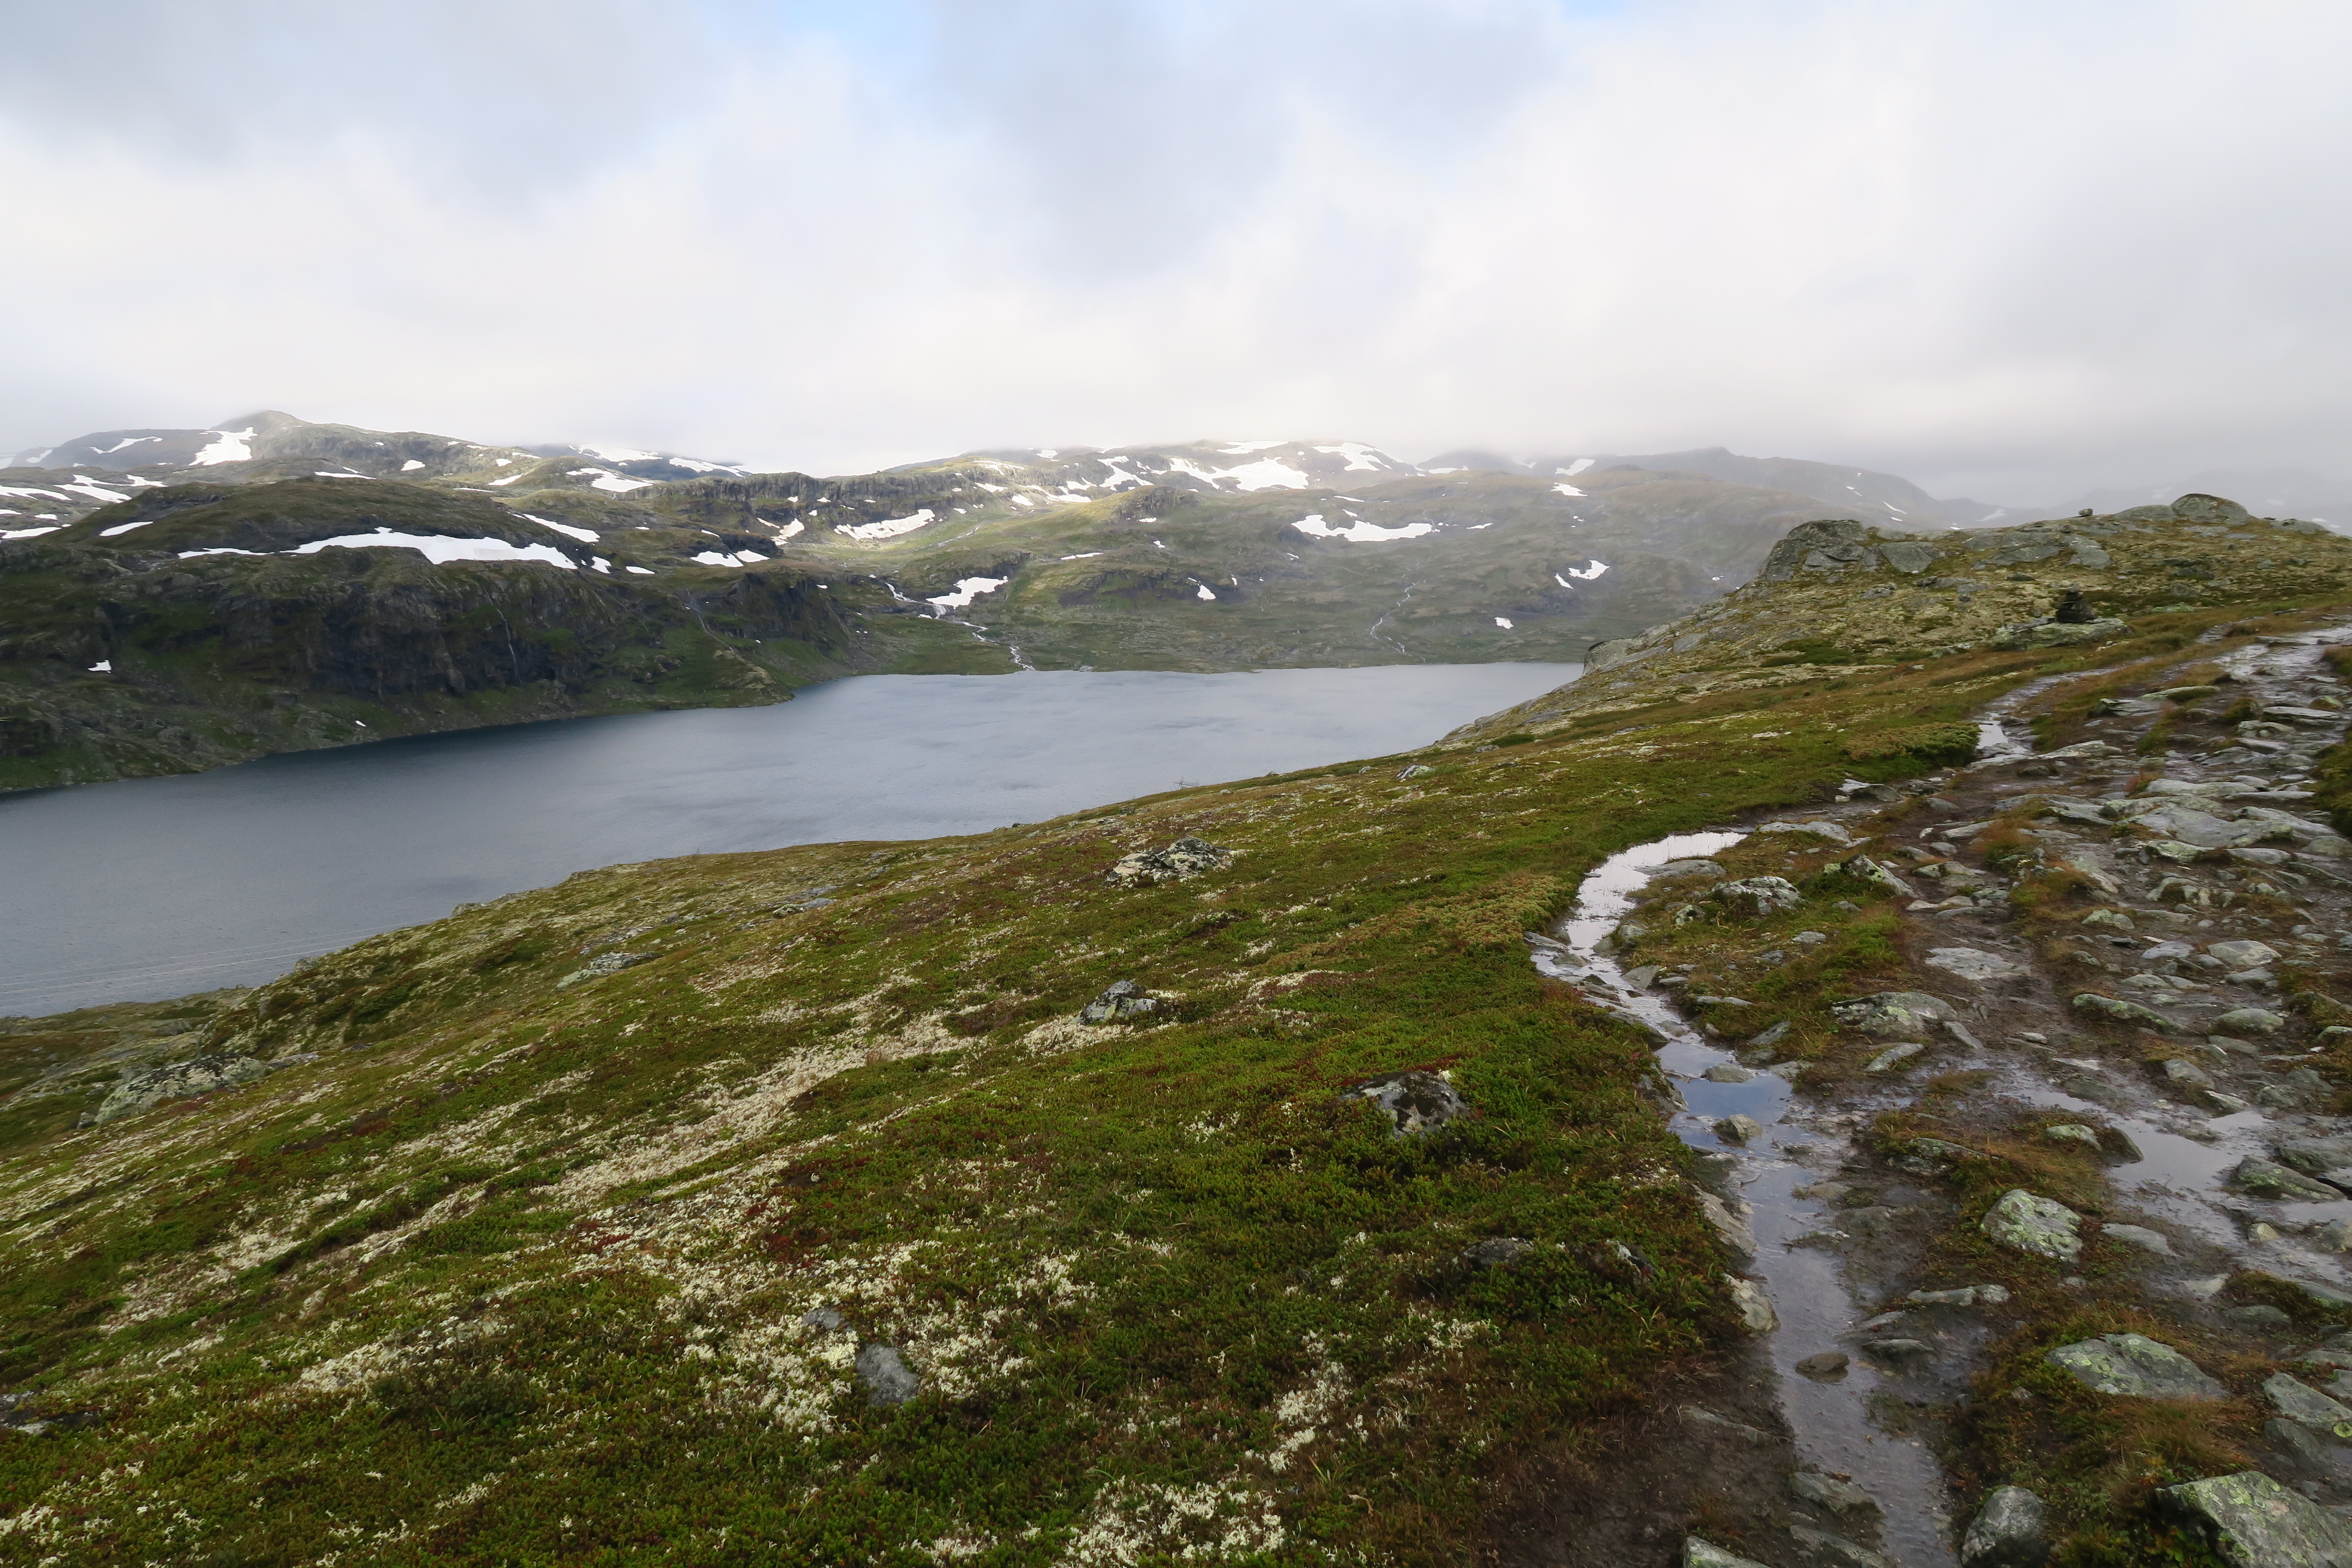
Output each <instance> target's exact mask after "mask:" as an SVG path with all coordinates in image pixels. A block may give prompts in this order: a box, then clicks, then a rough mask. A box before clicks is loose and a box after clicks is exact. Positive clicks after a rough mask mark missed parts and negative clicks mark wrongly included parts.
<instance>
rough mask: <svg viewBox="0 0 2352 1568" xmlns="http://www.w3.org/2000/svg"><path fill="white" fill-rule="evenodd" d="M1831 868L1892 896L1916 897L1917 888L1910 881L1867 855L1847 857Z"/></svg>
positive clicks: (1899, 897)
mask: <svg viewBox="0 0 2352 1568" xmlns="http://www.w3.org/2000/svg"><path fill="white" fill-rule="evenodd" d="M1833 869H1835V870H1837V871H1840V872H1842V873H1843V874H1844V875H1846V876H1848V877H1852V878H1853V879H1854V880H1855V881H1857V882H1866V883H1868V884H1869V885H1870V886H1871V887H1874V888H1875V889H1878V890H1879V891H1880V892H1882V893H1885V894H1888V895H1890V896H1891V897H1894V898H1898V899H1913V898H1916V897H1918V892H1917V890H1916V889H1914V888H1913V887H1912V886H1911V884H1910V883H1908V882H1906V881H1905V880H1904V879H1902V878H1900V877H1898V876H1896V875H1895V873H1894V872H1892V871H1890V870H1888V869H1887V868H1885V867H1884V866H1882V865H1880V864H1879V863H1878V862H1877V861H1875V860H1874V859H1872V858H1870V857H1869V856H1867V855H1855V856H1853V857H1850V858H1847V859H1844V860H1841V861H1839V862H1838V864H1837V865H1836V866H1835V867H1834V868H1833Z"/></svg>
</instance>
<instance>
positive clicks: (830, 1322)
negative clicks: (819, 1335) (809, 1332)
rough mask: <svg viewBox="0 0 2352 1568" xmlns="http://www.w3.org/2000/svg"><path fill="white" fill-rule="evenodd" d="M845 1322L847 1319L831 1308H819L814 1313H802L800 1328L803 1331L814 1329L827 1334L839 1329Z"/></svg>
mask: <svg viewBox="0 0 2352 1568" xmlns="http://www.w3.org/2000/svg"><path fill="white" fill-rule="evenodd" d="M846 1321H848V1320H847V1319H845V1318H844V1317H843V1316H842V1315H841V1314H840V1313H839V1312H837V1311H835V1310H834V1309H833V1308H831V1307H819V1308H817V1309H816V1310H814V1311H810V1312H804V1313H803V1314H802V1316H801V1327H802V1328H804V1329H815V1330H817V1331H820V1332H823V1333H828V1334H829V1333H832V1332H834V1331H836V1330H838V1329H840V1328H841V1327H842V1325H843V1324H844V1323H845V1322H846Z"/></svg>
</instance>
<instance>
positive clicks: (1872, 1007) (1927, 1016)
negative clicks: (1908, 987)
mask: <svg viewBox="0 0 2352 1568" xmlns="http://www.w3.org/2000/svg"><path fill="white" fill-rule="evenodd" d="M1830 1012H1831V1014H1832V1016H1835V1017H1836V1019H1837V1021H1838V1022H1839V1023H1840V1024H1842V1025H1843V1026H1845V1027H1847V1028H1849V1029H1859V1030H1861V1031H1862V1032H1863V1033H1864V1034H1865V1035H1868V1036H1870V1037H1873V1038H1874V1039H1881V1040H1920V1039H1925V1038H1926V1037H1927V1027H1928V1026H1929V1025H1931V1024H1940V1023H1942V1022H1943V1021H1944V1020H1945V1019H1947V1018H1949V1017H1950V1016H1952V1005H1951V1004H1950V1003H1948V1002H1947V1001H1945V1000H1944V999H1943V998H1942V997H1940V996H1930V995H1928V994H1927V993H1926V992H1924V991H1881V992H1877V993H1875V994H1872V995H1869V996H1857V997H1855V998H1853V1000H1852V1001H1850V1002H1832V1004H1830Z"/></svg>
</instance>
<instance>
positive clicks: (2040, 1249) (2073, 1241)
mask: <svg viewBox="0 0 2352 1568" xmlns="http://www.w3.org/2000/svg"><path fill="white" fill-rule="evenodd" d="M1981 1226H1982V1228H1983V1230H1984V1233H1985V1234H1986V1235H1987V1236H1989V1237H1991V1238H1992V1239H1993V1240H1995V1241H1997V1242H1999V1243H2000V1244H2001V1245H2002V1246H2004V1247H2014V1248H2015V1249H2016V1250H2018V1251H2020V1252H2029V1253H2032V1254H2033V1255H2034V1256H2035V1257H2038V1258H2053V1259H2055V1260H2057V1261H2059V1262H2061V1263H2072V1262H2074V1259H2075V1258H2079V1257H2081V1256H2082V1252H2083V1237H2082V1226H2083V1220H2082V1216H2081V1215H2077V1214H2076V1213H2075V1212H2074V1210H2072V1209H2070V1208H2068V1207H2067V1206H2066V1205H2063V1204H2060V1203H2053V1202H2052V1201H2051V1200H2050V1199H2048V1198H2044V1197H2036V1196H2035V1195H2034V1194H2032V1193H2029V1192H2027V1191H2026V1190H2025V1189H2024V1188H2023V1187H2012V1188H2011V1189H2010V1190H2009V1191H2008V1192H2006V1193H2004V1194H2001V1196H2000V1201H1999V1202H1998V1203H1996V1204H1994V1205H1992V1207H1991V1208H1990V1210H1989V1211H1987V1212H1986V1214H1985V1216H1984V1219H1983V1221H1982V1222H1981Z"/></svg>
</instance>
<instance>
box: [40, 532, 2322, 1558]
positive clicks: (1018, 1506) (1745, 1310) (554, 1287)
mask: <svg viewBox="0 0 2352 1568" xmlns="http://www.w3.org/2000/svg"><path fill="white" fill-rule="evenodd" d="M2347 631H2352V541H2347V540H2345V539H2341V538H2338V537H2337V536H2336V535H2334V534H2331V533H2329V532H2327V531H2326V530H2324V529H2319V528H2317V527H2316V526H2315V525H2312V524H2308V523H2302V522H2297V521H2294V520H2286V521H2273V520H2269V519H2260V518H2252V517H2251V516H2249V515H2247V514H2246V513H2245V511H2244V510H2243V509H2242V508H2235V507H2232V506H2231V504H2230V503H2227V502H2224V501H2221V500H2217V499H2216V498H2211V497H2197V496H2190V497H2183V498H2181V500H2180V501H2179V502H2176V503H2174V504H2173V505H2172V506H2170V507H2162V508H2155V507H2151V508H2134V509H2131V510H2129V511H2126V512H2122V513H2117V514H2115V515H2114V516H2111V517H2092V518H2076V519H2068V520H2064V521H2053V522H2048V523H2032V524H2025V525H2021V526H2019V527H2016V528H2011V529H1995V530H1980V531H1969V532H1967V533H1964V534H1963V533H1954V534H1949V535H1933V536H1917V537H1908V536H1901V535H1895V534H1890V533H1888V532H1887V531H1885V530H1881V529H1874V528H1872V527H1870V526H1868V525H1866V524H1864V523H1860V522H1850V521H1822V522H1811V523H1806V524H1803V525H1801V526H1800V527H1798V528H1797V529H1795V530H1793V531H1790V533H1789V534H1788V535H1787V536H1786V537H1785V538H1784V539H1783V540H1782V541H1781V542H1780V543H1779V544H1778V545H1776V546H1775V547H1774V548H1773V551H1772V552H1771V555H1770V557H1769V559H1768V561H1767V563H1766V564H1765V568H1764V570H1763V572H1762V573H1761V574H1759V577H1758V578H1757V579H1756V580H1755V581H1754V582H1751V583H1749V584H1745V585H1743V586H1741V587H1740V588H1738V589H1737V590H1735V591H1734V592H1732V593H1729V594H1727V595H1723V596H1722V597H1721V598H1719V599H1717V600H1716V601H1714V602H1712V603H1711V604H1710V605H1708V606H1707V607H1706V608H1705V609H1703V610H1701V611H1699V612H1697V613H1696V614H1694V615H1693V616H1687V617H1685V619H1684V620H1682V621H1679V622H1675V623H1674V624H1672V625H1668V626H1658V627H1654V628H1652V629H1651V630H1650V631H1648V632H1645V633H1643V635H1642V636H1641V637H1634V638H1627V639H1623V640H1622V641H1620V642H1618V643H1614V644H1609V645H1603V646H1602V647H1601V648H1598V649H1596V650H1595V652H1594V656H1593V659H1592V662H1591V666H1590V668H1589V669H1588V672H1587V673H1586V675H1585V676H1584V677H1582V678H1581V679H1579V680H1577V681H1575V682H1573V683H1572V684H1570V685H1569V686H1566V687H1562V688H1559V689H1556V690H1554V691H1552V692H1549V693H1547V694H1545V695H1544V696H1542V697H1540V698H1537V699H1533V700H1529V701H1528V702H1525V703H1521V704H1518V705H1517V706H1516V707H1514V708H1512V709H1508V710H1504V711H1502V712H1499V713H1496V714H1494V715H1491V716H1489V717H1488V718H1486V719H1484V720H1481V721H1477V722H1475V723H1474V724H1472V725H1469V726H1465V729H1464V730H1462V731H1456V732H1455V733H1454V734H1453V735H1451V736H1448V737H1446V738H1445V739H1444V740H1443V741H1441V742H1437V743H1436V744H1433V745H1431V746H1428V747H1424V748H1422V749H1420V750H1418V751H1415V752H1410V753H1403V754H1400V755H1397V756H1394V757H1388V758H1381V759H1377V760H1359V761H1356V762H1352V763H1345V764H1340V765H1336V766H1332V767H1325V768H1315V769H1308V770H1305V771H1302V772H1299V773H1290V774H1284V775H1279V776H1268V777H1265V778H1260V779H1252V780H1245V781H1238V782H1235V783H1233V784H1223V785H1184V786H1180V787H1178V788H1176V789H1174V790H1171V791H1168V792H1166V793H1163V794H1161V795H1153V796H1149V797H1144V798H1141V799H1138V800H1132V801H1126V802H1121V803H1117V804H1114V805H1105V806H1102V807H1098V808H1095V809H1091V810H1088V811H1085V812H1080V813H1075V814H1072V815H1070V816H1066V817H1062V818H1058V819H1055V820H1054V821H1051V822H1043V823H1034V824H1024V825H1017V826H1008V827H1004V828H1001V829H998V830H995V831H992V832H989V833H983V834H975V835H971V836H968V837H942V838H934V839H928V840H922V841H908V842H899V843H889V844H879V843H853V844H822V845H803V846H797V847H790V848H785V849H778V850H771V851H761V852H752V853H743V854H728V855H713V856H698V857H688V858H677V859H669V860H656V861H646V862H643V863H632V864H621V865H614V866H609V867H606V868H602V869H600V870H596V871H591V872H583V873H581V874H579V875H576V876H573V877H572V878H570V879H567V880H566V881H564V882H562V883H561V884H559V885H557V886H554V887H550V888H543V889H534V890H531V891H529V892H524V893H518V894H514V895H510V896H509V897H506V898H503V899H499V900H491V901H489V902H488V903H484V904H480V905H468V906H465V907H461V908H460V909H458V910H455V911H453V912H452V913H451V914H450V915H449V916H448V917H447V918H446V919H443V920H439V921H432V922H429V923H427V924H424V925H420V926H416V927H413V928H410V929H408V930H404V931H392V932H386V933H384V934H383V935H380V936H376V937H372V938H370V939H368V940H366V941H364V942H358V943H355V944H353V945H352V946H351V947H348V948H346V949H343V950H341V951H340V952H334V953H331V954H327V955H325V956H323V957H321V958H319V959H316V960H312V961H309V962H307V963H304V964H302V965H301V966H299V968H297V969H296V970H294V971H291V972H289V973H287V974H285V975H283V976H281V977H280V978H278V979H277V980H274V981H271V982H270V983H268V984H265V985H261V986H257V987H255V988H253V989H251V990H240V991H223V992H216V993H209V994H203V995H196V996H187V997H181V998H177V999H173V1000H171V1001H163V1002H153V1003H141V1004H126V1005H120V1006H115V1007H106V1008H92V1009H88V1010H85V1011H83V1012H80V1013H76V1014H68V1015H60V1016H54V1017H48V1018H18V1019H0V1427H5V1431H0V1562H16V1561H24V1562H27V1563H52V1564H55V1565H56V1568H79V1564H82V1563H118V1562H154V1563H215V1564H228V1563H268V1564H272V1565H276V1564H281V1563H282V1564H287V1565H289V1568H291V1565H294V1564H306V1565H307V1564H319V1565H322V1568H323V1565H325V1564H329V1563H335V1564H339V1565H342V1568H348V1565H349V1564H352V1563H359V1562H367V1563H392V1564H416V1565H427V1564H429V1565H432V1568H441V1565H444V1564H466V1565H469V1568H470V1565H474V1564H479V1565H481V1568H491V1565H493V1564H496V1565H500V1568H504V1565H506V1564H511V1563H551V1564H555V1563H561V1564H567V1565H568V1564H572V1563H583V1564H586V1563H594V1564H604V1563H625V1562H626V1563H635V1562H644V1561H656V1560H663V1559H669V1560H676V1561H681V1562H693V1563H745V1564H753V1563H759V1564H764V1563H775V1562H796V1563H797V1562H807V1563H828V1564H831V1563H841V1564H853V1563H854V1564H867V1563H873V1564H889V1565H891V1568H898V1565H900V1564H909V1565H911V1564H940V1565H950V1568H967V1565H971V1568H1050V1565H1056V1564H1071V1565H1075V1568H1159V1565H1161V1564H1167V1563H1236V1564H1253V1565H1258V1564H1264V1565H1276V1564H1278V1565H1282V1568H1289V1565H1292V1564H1298V1565H1310V1564H1311V1565H1318V1568H1320V1565H1325V1564H1329V1565H1334V1568H1337V1565H1341V1564H1345V1565H1349V1568H1363V1565H1370V1564H1379V1565H1383V1568H1386V1565H1396V1568H1421V1565H1423V1564H1427V1565H1432V1568H1478V1565H1484V1564H1496V1565H1501V1564H1520V1563H1525V1564H1529V1565H1531V1568H1532V1565H1537V1564H1544V1565H1552V1564H1557V1565H1559V1568H1619V1565H1622V1564H1632V1565H1634V1568H1666V1565H1667V1564H1670V1563H1684V1564H1696V1565H1698V1568H1738V1565H1739V1564H1742V1563H1761V1564H1765V1565H1766V1568H1876V1565H1879V1564H1899V1565H1901V1568H1930V1565H1932V1568H1943V1565H1945V1564H1952V1563H1958V1564H1960V1565H1961V1568H2007V1565H2010V1564H2030V1563H2045V1562H2046V1563H2052V1564H2053V1565H2054V1568H2105V1565H2115V1568H2126V1565H2137V1564H2142V1563H2162V1564H2171V1565H2179V1568H2219V1565H2223V1564H2236V1565H2238V1568H2268V1565H2270V1564H2273V1563H2275V1564H2280V1565H2282V1568H2290V1565H2291V1568H2320V1565H2324V1564H2329V1563H2335V1564H2339V1565H2341V1568H2352V1545H2347V1541H2352V1537H2347V1523H2346V1521H2345V1516H2344V1513H2343V1511H2342V1510H2344V1509H2345V1507H2346V1505H2347V1502H2352V1276H2347V1268H2346V1260H2347V1252H2346V1251H2345V1250H2344V1249H2345V1248H2346V1247H2347V1244H2352V1197H2347V1196H2346V1195H2345V1194H2347V1193H2352V943H2347V936H2352V922H2347V920H2346V912H2347V900H2352V854H2347V841H2346V839H2345V837H2343V836H2342V835H2343V832H2344V830H2345V829H2347V827H2352V759H2347V748H2346V747H2345V746H2344V745H2343V743H2342V740H2341V737H2342V734H2343V729H2344V715H2345V708H2344V703H2345V701H2346V700H2347V686H2346V677H2347V669H2346V668H2342V665H2343V662H2344V661H2346V660H2352V646H2347V640H2346V639H2347Z"/></svg>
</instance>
